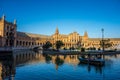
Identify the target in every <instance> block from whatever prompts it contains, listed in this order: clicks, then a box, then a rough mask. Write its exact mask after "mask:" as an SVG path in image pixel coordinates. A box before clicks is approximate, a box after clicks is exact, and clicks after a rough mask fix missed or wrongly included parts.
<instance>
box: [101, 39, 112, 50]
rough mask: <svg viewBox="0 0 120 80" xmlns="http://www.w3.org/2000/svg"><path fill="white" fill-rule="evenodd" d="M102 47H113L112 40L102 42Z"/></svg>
mask: <svg viewBox="0 0 120 80" xmlns="http://www.w3.org/2000/svg"><path fill="white" fill-rule="evenodd" d="M100 46H101V47H104V48H109V47H111V46H112V43H111V42H110V39H107V40H101V41H100Z"/></svg>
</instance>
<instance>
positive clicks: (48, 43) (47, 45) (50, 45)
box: [43, 41, 52, 49]
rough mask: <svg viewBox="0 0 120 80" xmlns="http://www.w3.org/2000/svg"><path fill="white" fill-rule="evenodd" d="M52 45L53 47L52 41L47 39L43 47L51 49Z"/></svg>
mask: <svg viewBox="0 0 120 80" xmlns="http://www.w3.org/2000/svg"><path fill="white" fill-rule="evenodd" d="M50 47H52V43H51V42H49V41H47V42H46V43H45V45H43V49H49V48H50Z"/></svg>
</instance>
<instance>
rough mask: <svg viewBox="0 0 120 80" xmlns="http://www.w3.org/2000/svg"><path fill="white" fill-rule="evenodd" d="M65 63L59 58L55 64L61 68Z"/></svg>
mask: <svg viewBox="0 0 120 80" xmlns="http://www.w3.org/2000/svg"><path fill="white" fill-rule="evenodd" d="M63 63H64V60H62V59H60V58H59V56H57V57H56V59H55V64H56V65H58V66H60V65H62V64H63Z"/></svg>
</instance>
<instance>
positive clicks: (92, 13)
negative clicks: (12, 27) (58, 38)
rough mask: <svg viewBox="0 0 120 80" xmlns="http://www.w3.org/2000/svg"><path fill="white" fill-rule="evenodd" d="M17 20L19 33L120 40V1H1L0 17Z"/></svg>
mask: <svg viewBox="0 0 120 80" xmlns="http://www.w3.org/2000/svg"><path fill="white" fill-rule="evenodd" d="M3 14H5V16H6V20H8V21H10V22H13V20H14V19H16V20H17V27H18V28H17V29H18V31H24V32H30V33H37V34H46V35H52V34H54V32H55V29H56V26H58V28H59V32H60V33H62V34H69V33H71V32H74V31H77V32H78V33H79V34H80V35H83V34H84V31H87V32H88V35H89V37H91V38H96V37H97V38H98V37H101V28H104V30H105V37H114V38H120V31H119V30H120V0H0V16H2V15H3Z"/></svg>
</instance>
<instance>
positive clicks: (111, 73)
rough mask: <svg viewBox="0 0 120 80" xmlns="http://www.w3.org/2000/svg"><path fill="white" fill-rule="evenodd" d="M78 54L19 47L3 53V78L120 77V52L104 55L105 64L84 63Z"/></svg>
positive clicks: (0, 69) (0, 70)
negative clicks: (11, 52)
mask: <svg viewBox="0 0 120 80" xmlns="http://www.w3.org/2000/svg"><path fill="white" fill-rule="evenodd" d="M78 56H79V55H45V54H42V53H41V52H34V51H18V52H14V53H13V54H12V55H1V56H0V75H1V77H0V80H2V79H3V80H120V55H119V54H117V55H107V56H104V59H105V65H104V66H102V67H99V66H93V65H88V64H82V63H80V61H79V60H78V59H77V57H78Z"/></svg>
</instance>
